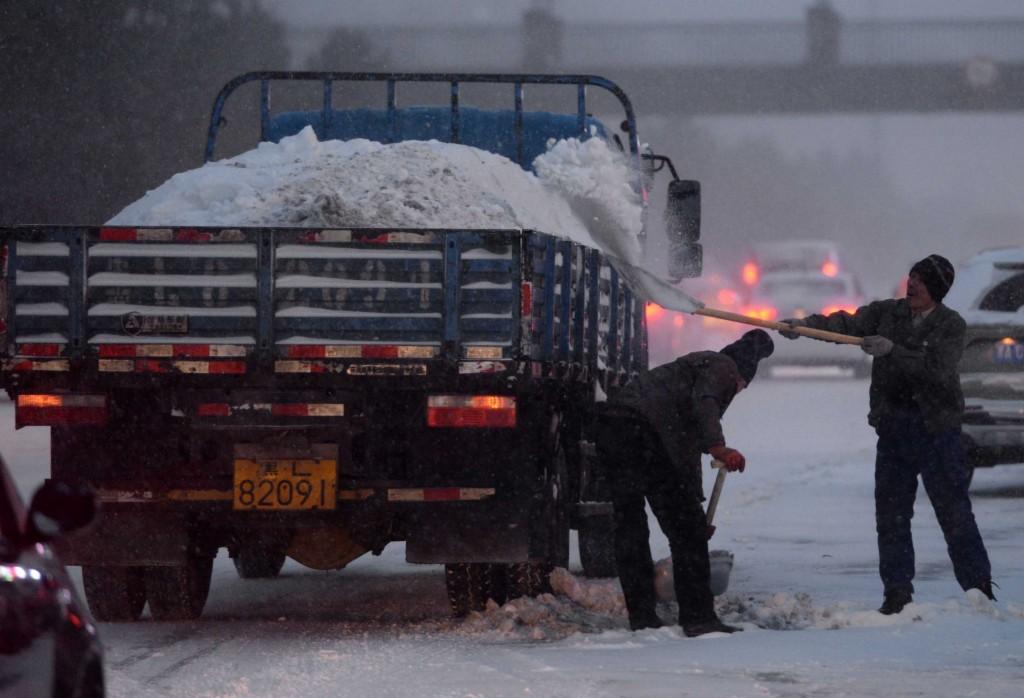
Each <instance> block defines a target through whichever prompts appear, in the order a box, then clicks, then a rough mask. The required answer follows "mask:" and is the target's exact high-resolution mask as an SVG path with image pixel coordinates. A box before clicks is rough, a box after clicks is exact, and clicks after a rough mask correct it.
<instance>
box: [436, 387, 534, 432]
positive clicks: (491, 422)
mask: <svg viewBox="0 0 1024 698" xmlns="http://www.w3.org/2000/svg"><path fill="white" fill-rule="evenodd" d="M427 425H428V426H431V427H468V428H484V429H509V428H512V427H515V425H516V399H515V398H514V397H508V396H504V395H431V396H429V397H428V398H427Z"/></svg>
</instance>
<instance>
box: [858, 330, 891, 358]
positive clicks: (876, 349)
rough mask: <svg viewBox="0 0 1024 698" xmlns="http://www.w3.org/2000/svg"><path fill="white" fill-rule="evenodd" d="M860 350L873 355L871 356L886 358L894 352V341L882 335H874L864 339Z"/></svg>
mask: <svg viewBox="0 0 1024 698" xmlns="http://www.w3.org/2000/svg"><path fill="white" fill-rule="evenodd" d="M860 348H861V349H863V350H864V353H865V354H871V356H885V355H886V354H888V353H889V352H890V351H892V340H891V339H887V338H885V337H883V336H882V335H880V334H873V335H869V336H867V337H865V338H864V342H863V343H862V344H861V345H860Z"/></svg>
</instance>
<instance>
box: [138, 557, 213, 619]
mask: <svg viewBox="0 0 1024 698" xmlns="http://www.w3.org/2000/svg"><path fill="white" fill-rule="evenodd" d="M212 576H213V558H212V557H198V558H194V559H192V560H189V561H188V562H187V563H186V564H184V565H174V566H166V567H147V568H146V597H147V598H148V599H149V610H150V612H151V613H152V614H153V619H154V620H194V619H196V618H198V617H199V616H200V615H202V613H203V606H205V605H206V597H207V596H208V595H209V593H210V579H211V577H212Z"/></svg>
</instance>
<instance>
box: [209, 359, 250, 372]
mask: <svg viewBox="0 0 1024 698" xmlns="http://www.w3.org/2000/svg"><path fill="white" fill-rule="evenodd" d="M202 363H205V364H206V365H207V370H206V372H207V373H219V374H220V373H245V362H244V361H205V362H202Z"/></svg>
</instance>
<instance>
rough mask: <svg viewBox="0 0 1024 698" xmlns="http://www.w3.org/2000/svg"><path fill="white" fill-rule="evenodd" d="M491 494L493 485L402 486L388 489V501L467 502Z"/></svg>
mask: <svg viewBox="0 0 1024 698" xmlns="http://www.w3.org/2000/svg"><path fill="white" fill-rule="evenodd" d="M493 496H494V488H493V487H403V488H394V489H389V490H388V501H389V502H468V501H479V500H481V499H487V498H488V497H493Z"/></svg>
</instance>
